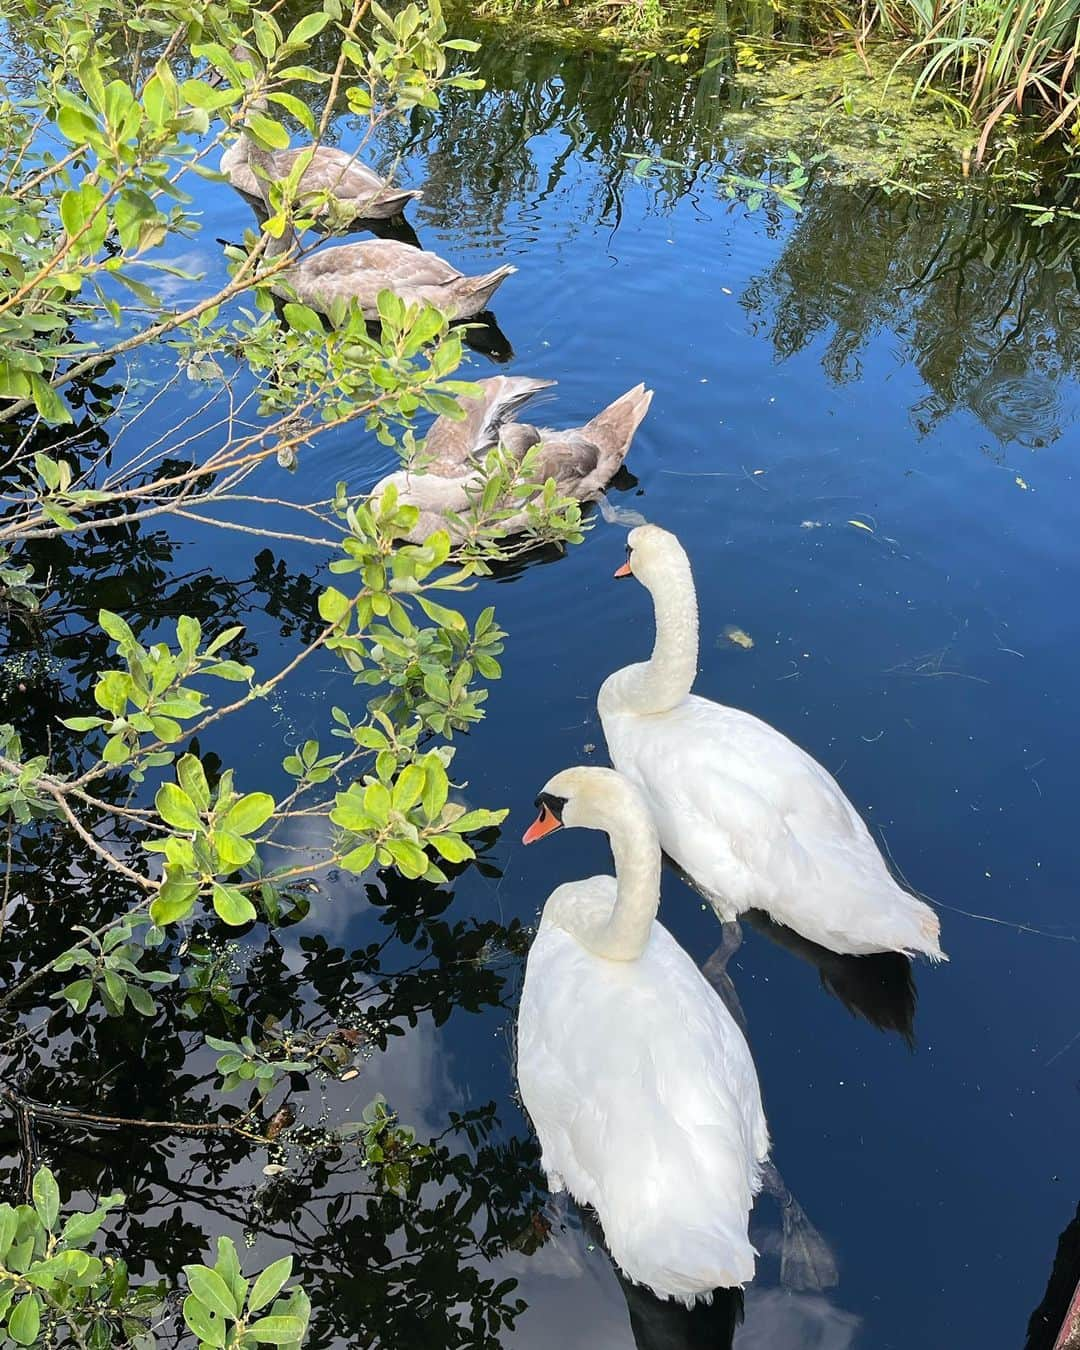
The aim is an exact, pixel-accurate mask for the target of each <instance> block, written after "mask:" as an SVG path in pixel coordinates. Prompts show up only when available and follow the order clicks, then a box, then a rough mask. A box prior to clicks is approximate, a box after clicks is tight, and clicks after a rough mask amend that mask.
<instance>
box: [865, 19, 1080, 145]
mask: <svg viewBox="0 0 1080 1350" xmlns="http://www.w3.org/2000/svg"><path fill="white" fill-rule="evenodd" d="M862 4H863V26H864V29H866V30H867V31H869V30H870V29H872V28H875V27H877V28H879V29H880V30H881V31H882V32H885V33H887V34H889V35H892V36H896V37H902V38H905V39H907V40H908V41H909V44H910V45H909V46H908V48H907V51H906V53H905V56H906V57H909V58H911V59H915V60H918V61H919V62H920V63H921V64H922V70H921V71H920V74H919V80H918V83H919V86H920V87H922V86H925V85H926V84H929V83H931V82H934V83H937V84H942V85H946V86H948V85H951V86H952V87H953V89H955V90H958V91H959V94H960V96H961V97H962V98H963V100H964V101H965V102H966V103H967V105H968V107H969V108H970V109H971V112H972V115H973V116H975V117H976V118H978V119H980V120H981V121H982V123H983V128H982V135H981V137H980V140H979V146H978V151H977V155H976V157H977V158H978V159H981V158H982V157H983V154H984V153H985V150H986V145H987V142H988V140H989V137H990V132H991V131H992V129H993V127H994V125H995V123H996V122H997V121H998V119H999V118H1000V117H1001V116H1002V115H1003V114H1004V113H1005V112H1007V111H1008V110H1009V109H1010V108H1015V109H1016V110H1017V111H1018V112H1020V111H1034V112H1039V113H1041V114H1043V115H1044V116H1045V117H1046V119H1047V121H1048V126H1047V129H1046V133H1045V134H1046V135H1053V134H1054V133H1056V132H1057V131H1060V130H1061V129H1062V128H1063V127H1066V126H1068V125H1069V124H1070V123H1073V122H1075V121H1076V120H1077V118H1078V116H1080V74H1078V70H1077V59H1078V57H1080V0H862Z"/></svg>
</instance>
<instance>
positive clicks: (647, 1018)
mask: <svg viewBox="0 0 1080 1350" xmlns="http://www.w3.org/2000/svg"><path fill="white" fill-rule="evenodd" d="M537 804H538V805H539V806H540V816H539V819H538V820H537V821H536V822H535V824H534V825H532V826H531V828H530V829H529V830H528V831H527V832H526V834H525V837H524V842H525V843H531V842H532V841H533V840H534V839H539V838H540V837H541V836H542V835H544V834H548V833H550V832H551V831H552V830H555V829H558V828H559V826H560V825H582V826H586V827H588V828H591V829H596V830H604V831H606V833H607V834H608V836H609V838H610V840H611V849H612V853H613V854H614V856H615V876H614V877H610V876H597V877H588V878H587V879H585V880H583V881H572V882H568V883H567V884H565V885H563V886H559V887H558V888H557V889H556V890H554V891H553V892H552V894H551V896H550V898H549V899H548V902H547V904H546V905H545V906H544V913H543V917H542V918H541V920H540V927H539V931H538V932H537V935H536V939H535V941H534V942H533V945H532V947H531V949H530V951H529V959H528V963H527V965H526V970H525V986H524V989H523V990H522V995H521V1007H520V1010H519V1012H518V1082H519V1084H520V1087H521V1099H522V1101H523V1102H524V1104H525V1107H526V1109H527V1110H528V1112H529V1115H530V1116H531V1117H532V1122H533V1125H534V1126H535V1127H536V1133H537V1135H538V1136H539V1138H540V1146H541V1150H542V1156H541V1159H540V1162H541V1166H542V1167H543V1169H544V1171H545V1173H546V1174H547V1178H548V1184H549V1186H550V1187H551V1189H552V1190H553V1191H559V1190H562V1189H563V1188H564V1187H565V1189H567V1190H569V1192H570V1194H571V1195H572V1196H573V1197H574V1198H575V1199H576V1200H578V1201H579V1202H581V1203H583V1204H589V1205H592V1206H593V1207H594V1209H595V1210H596V1212H597V1214H598V1215H599V1218H600V1222H601V1224H602V1225H603V1229H604V1236H605V1238H606V1239H607V1245H608V1249H609V1250H610V1252H611V1255H612V1257H613V1258H614V1260H615V1261H616V1263H617V1264H618V1265H619V1266H620V1268H621V1269H622V1270H623V1271H624V1272H625V1274H626V1275H627V1276H628V1277H629V1278H630V1279H631V1280H633V1281H635V1282H636V1283H638V1284H643V1285H646V1286H648V1288H650V1289H652V1290H653V1292H654V1293H656V1294H658V1295H660V1296H661V1297H662V1298H674V1299H679V1300H681V1301H682V1302H684V1303H686V1304H687V1305H688V1306H689V1305H691V1304H693V1303H694V1302H695V1301H696V1300H697V1299H699V1298H701V1299H706V1300H707V1299H708V1297H709V1295H710V1294H711V1291H712V1290H713V1289H717V1288H732V1287H734V1286H736V1285H743V1284H745V1283H746V1282H747V1281H748V1280H751V1279H752V1278H753V1275H754V1249H753V1247H752V1246H751V1245H750V1240H749V1238H748V1236H747V1219H748V1216H749V1213H750V1208H751V1206H752V1204H753V1199H754V1196H755V1194H756V1193H757V1191H758V1190H759V1188H760V1186H761V1166H762V1163H763V1162H764V1160H765V1158H766V1156H767V1154H768V1151H769V1138H768V1130H767V1128H766V1125H765V1115H764V1112H763V1110H762V1106H761V1093H760V1089H759V1087H758V1080H757V1073H756V1071H755V1069H754V1061H753V1060H752V1059H751V1057H750V1051H749V1049H748V1048H747V1045H746V1041H745V1040H744V1038H743V1034H742V1032H741V1031H740V1030H739V1028H738V1027H737V1026H736V1024H735V1022H734V1020H733V1019H732V1017H731V1014H730V1013H729V1012H728V1010H727V1009H726V1008H725V1006H724V1004H723V1002H722V1001H721V999H720V998H719V997H718V995H717V994H716V992H715V991H714V990H713V989H712V988H711V986H710V985H709V984H708V982H707V981H706V979H705V977H704V976H703V975H702V974H701V972H700V971H699V970H698V968H697V966H696V965H695V964H694V962H693V961H692V960H691V958H690V957H689V956H688V955H687V954H686V952H685V951H683V949H682V948H681V947H680V946H679V944H678V943H677V942H676V941H675V939H674V938H673V937H672V936H671V934H670V933H669V932H668V931H667V929H666V928H664V927H663V926H662V925H661V924H659V923H657V922H656V911H657V907H658V905H659V903H660V845H659V841H658V840H657V837H656V830H655V828H654V826H653V823H652V820H651V818H650V816H649V812H648V809H647V807H646V805H645V803H644V801H643V800H642V797H641V794H640V793H639V792H638V791H637V789H636V788H635V787H634V786H633V784H632V783H630V782H628V781H627V780H626V779H625V778H623V777H622V776H621V775H620V774H617V773H615V772H614V771H613V770H611V769H599V768H577V769H566V770H565V771H564V772H562V773H559V774H556V775H555V777H554V778H552V779H551V781H550V782H548V783H547V784H546V785H545V787H544V790H543V792H542V793H541V794H540V796H539V797H538V798H537Z"/></svg>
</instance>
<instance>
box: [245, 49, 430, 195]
mask: <svg viewBox="0 0 1080 1350" xmlns="http://www.w3.org/2000/svg"><path fill="white" fill-rule="evenodd" d="M232 55H233V59H234V60H236V61H240V62H244V63H246V65H248V66H250V67H251V68H252V72H253V74H252V76H251V77H249V80H248V84H249V87H250V85H251V84H252V83H253V81H254V68H255V57H254V56H253V54H252V53H251V52H250V51H248V49H247V48H246V47H244V46H242V45H241V46H238V47H234V48H233V53H232ZM248 106H249V107H250V108H251V110H252V112H266V111H267V109H268V106H269V105H268V100H267V97H266V94H265V93H261V94H259V95H257V96H256V97H254V98H252V99H250V102H249V105H248ZM308 152H310V153H311V161H310V163H309V164H308V166H307V168H306V169H305V170H304V172H303V174H302V175H301V177H300V182H299V185H298V191H299V194H300V195H301V196H306V195H308V194H312V195H314V194H316V193H323V192H329V193H330V194H331V195H332V196H333V198H334V200H335V201H336V203H337V205H338V207H339V208H340V209H341V213H342V215H343V216H344V217H345V219H346V220H389V219H390V218H391V217H392V216H397V215H400V214H401V212H402V211H403V210H404V209H405V207H406V206H407V205H408V204H409V202H410V201H412V200H413V198H415V197H420V196H422V195H423V194H422V193H421V192H420V190H419V189H415V188H414V189H406V188H396V187H393V186H391V184H389V183H388V182H387V181H386V180H385V179H384V178H381V177H380V176H379V175H378V174H377V173H376V172H375V170H374V169H369V168H368V166H367V165H366V164H361V163H360V161H359V160H358V159H357V158H356V156H355V155H350V154H349V153H348V152H347V151H345V150H339V149H338V148H337V146H333V145H317V146H315V148H314V149H312V147H311V146H310V145H298V146H292V147H290V148H289V149H287V150H264V149H263V148H262V147H261V146H259V145H256V144H255V142H254V141H253V140H252V139H251V137H250V136H249V135H248V132H247V128H246V127H241V128H240V132H239V134H238V135H237V137H236V140H235V141H233V143H232V145H230V146H229V147H228V148H227V149H226V150H225V153H224V154H223V155H222V156H221V161H220V163H219V165H218V168H219V170H220V171H221V173H222V174H224V176H225V177H226V178H227V179H228V180H229V182H230V183H231V184H232V185H233V187H234V188H236V190H237V192H242V193H244V195H245V196H247V197H252V198H254V199H255V200H256V201H260V202H262V203H263V204H264V205H266V204H267V197H268V189H269V186H270V184H271V183H280V182H282V181H284V179H286V178H288V176H289V174H290V172H291V171H292V167H293V165H294V164H295V163H296V160H297V157H298V156H299V155H302V154H307V153H308ZM320 214H322V209H321V208H320Z"/></svg>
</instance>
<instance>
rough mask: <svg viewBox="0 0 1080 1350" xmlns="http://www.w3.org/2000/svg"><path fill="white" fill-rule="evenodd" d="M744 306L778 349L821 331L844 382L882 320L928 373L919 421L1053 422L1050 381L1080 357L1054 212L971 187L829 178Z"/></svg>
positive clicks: (1041, 433)
mask: <svg viewBox="0 0 1080 1350" xmlns="http://www.w3.org/2000/svg"><path fill="white" fill-rule="evenodd" d="M743 305H744V307H745V308H746V310H747V311H748V313H749V314H750V315H751V317H752V318H753V319H755V320H756V322H757V325H758V327H759V328H761V329H764V330H766V331H768V333H769V334H770V336H771V338H772V341H773V344H774V346H775V348H776V351H777V354H778V355H779V356H780V357H781V358H784V357H788V356H792V355H794V354H795V353H796V352H799V351H802V350H803V349H804V348H806V347H807V346H809V344H810V343H811V342H813V341H814V340H815V339H817V338H819V337H822V336H826V337H827V344H826V347H825V352H824V355H823V356H822V365H823V367H824V369H825V371H826V373H827V374H828V376H829V378H830V379H832V380H834V381H835V382H837V383H838V384H839V383H844V382H845V381H848V380H853V379H857V378H858V376H859V374H860V353H861V352H862V351H863V350H864V349H865V348H866V346H867V345H868V343H869V342H870V341H871V340H872V339H873V338H875V337H876V336H877V335H878V334H880V333H881V332H882V331H885V330H889V331H892V332H894V333H896V334H898V335H899V336H900V337H901V338H902V339H903V340H904V342H905V343H906V345H907V349H908V353H909V356H910V359H911V361H912V362H913V363H914V364H915V366H916V367H917V368H918V370H919V373H920V374H921V376H922V378H923V380H924V381H925V382H926V385H927V393H926V395H925V397H924V398H923V399H922V400H920V402H919V403H918V404H917V405H916V406H915V407H914V408H913V410H912V414H913V417H914V419H915V422H916V425H917V427H918V429H919V431H920V432H921V433H923V434H926V433H928V432H929V431H931V430H933V428H934V427H935V426H936V425H937V423H938V422H940V421H941V420H942V419H944V418H945V417H947V416H949V415H950V414H951V413H953V412H955V411H958V410H961V409H966V410H967V411H969V412H971V413H972V414H974V416H976V417H977V418H978V419H979V420H980V421H981V422H982V423H983V424H984V426H986V428H987V430H988V431H990V432H991V433H992V434H993V435H994V436H996V437H997V438H998V439H999V440H1001V441H1018V442H1019V443H1020V444H1023V445H1028V446H1031V447H1036V446H1040V445H1045V444H1047V443H1049V442H1051V441H1053V440H1055V439H1057V437H1058V436H1059V435H1060V434H1061V429H1062V428H1061V422H1060V411H1059V407H1058V388H1059V386H1060V384H1061V382H1062V380H1063V379H1065V378H1068V377H1070V376H1071V374H1072V373H1073V372H1074V371H1075V370H1076V369H1077V366H1078V363H1080V274H1078V271H1077V256H1076V252H1075V236H1074V237H1073V239H1072V240H1070V239H1069V237H1068V231H1067V230H1066V229H1065V227H1064V225H1063V226H1062V227H1061V228H1058V227H1057V226H1046V227H1044V228H1043V229H1041V230H1040V229H1033V228H1032V227H1031V226H1030V224H1028V223H1027V221H1026V220H1025V219H1024V218H1023V217H1021V216H1020V215H1019V214H1018V213H1017V212H1015V211H1011V210H1010V209H1008V208H1007V207H1002V206H996V205H994V204H993V203H991V202H989V201H987V200H985V199H978V198H971V199H968V200H965V201H957V202H931V201H923V200H916V199H913V198H904V197H898V196H893V197H889V196H887V195H885V194H884V193H883V192H878V191H866V190H862V191H860V190H855V189H849V188H839V187H829V188H822V189H820V190H818V191H814V192H812V193H811V195H810V197H809V198H808V200H807V203H806V209H805V210H804V212H803V214H802V215H801V216H800V217H799V220H798V222H797V224H796V226H795V228H794V229H793V230H792V232H791V236H790V238H789V240H788V242H787V244H786V246H785V248H784V250H783V253H782V254H781V255H780V257H779V259H778V260H777V262H776V263H775V264H774V265H773V266H772V267H771V268H770V269H769V270H768V271H767V272H765V273H763V274H762V275H761V276H759V277H757V278H756V279H755V280H754V281H753V282H752V283H751V284H750V286H748V287H747V289H746V292H745V293H744V295H743Z"/></svg>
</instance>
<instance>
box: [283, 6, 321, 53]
mask: <svg viewBox="0 0 1080 1350" xmlns="http://www.w3.org/2000/svg"><path fill="white" fill-rule="evenodd" d="M329 22H330V15H329V14H326V13H324V12H319V13H316V14H306V15H305V16H304V17H303V18H302V19H301V20H300V22H299V23H298V24H296V26H295V27H294V28H293V29H292V30H291V32H290V33H289V36H288V37H287V38H286V39H285V41H286V42H288V43H289V45H290V46H295V47H299V46H301V45H302V44H303V43H307V42H310V41H311V39H312V38H313V37H315V36H316V34H318V33H321V32H322V30H323V29H324V28H325V27H326V25H327V24H328V23H329Z"/></svg>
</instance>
